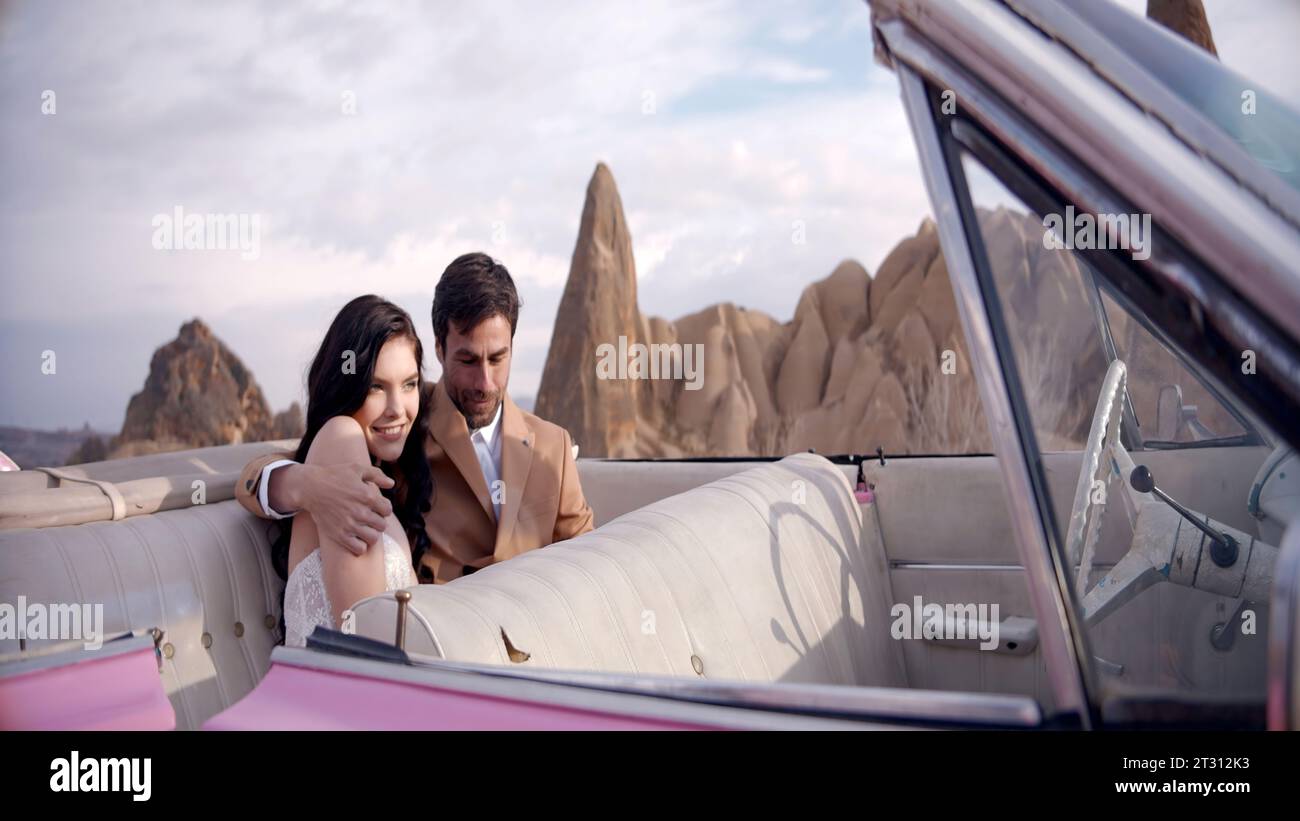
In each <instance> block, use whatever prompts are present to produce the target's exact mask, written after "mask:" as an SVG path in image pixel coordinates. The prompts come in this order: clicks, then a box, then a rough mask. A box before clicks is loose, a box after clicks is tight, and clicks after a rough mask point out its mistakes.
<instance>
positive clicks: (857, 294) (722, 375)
mask: <svg viewBox="0 0 1300 821" xmlns="http://www.w3.org/2000/svg"><path fill="white" fill-rule="evenodd" d="M979 219H980V224H981V226H982V228H983V232H984V238H985V246H986V250H987V252H988V254H989V258H990V260H991V262H992V266H993V268H994V271H995V276H996V278H997V279H998V285H999V292H1000V294H1001V296H1002V300H1003V306H1002V307H1003V310H1004V311H1005V312H1006V314H1007V315H1008V316H1009V317H1014V321H1013V322H1011V323H1010V325H1011V331H1012V335H1013V341H1014V343H1015V349H1016V351H1017V356H1018V361H1017V365H1018V367H1019V369H1020V373H1021V378H1022V380H1023V382H1024V385H1025V389H1026V393H1027V395H1028V402H1029V406H1030V412H1031V414H1032V415H1033V418H1034V421H1035V428H1036V429H1037V431H1038V436H1039V440H1040V441H1039V444H1040V446H1041V447H1043V448H1044V449H1047V450H1058V449H1077V448H1079V447H1081V446H1082V444H1083V442H1084V440H1085V439H1086V438H1087V434H1088V426H1089V424H1090V423H1091V415H1092V409H1093V404H1094V402H1095V398H1096V395H1097V392H1098V391H1099V390H1100V386H1101V379H1102V377H1103V375H1104V373H1105V370H1106V359H1105V357H1104V355H1103V353H1102V351H1101V347H1100V343H1099V341H1098V337H1097V334H1096V329H1095V324H1094V323H1095V320H1094V314H1093V312H1092V307H1091V305H1092V302H1091V300H1092V297H1091V296H1090V295H1089V294H1088V292H1087V291H1085V290H1084V285H1083V282H1084V280H1083V279H1082V278H1081V277H1080V276H1079V272H1078V270H1077V266H1078V264H1079V263H1078V261H1077V258H1076V257H1075V256H1074V255H1073V254H1071V253H1069V252H1065V251H1053V250H1048V249H1046V248H1045V247H1044V243H1043V231H1044V229H1043V225H1042V222H1041V221H1040V220H1039V219H1038V218H1036V217H1034V216H1033V215H1029V214H1021V213H1017V212H1014V211H1010V210H1008V209H1006V208H998V209H996V210H986V209H981V210H980V211H979ZM631 247H632V239H631V237H630V235H629V234H628V231H627V226H626V222H625V220H624V218H623V213H622V204H621V202H620V199H619V196H618V190H617V188H616V187H615V185H614V180H613V176H612V175H611V174H610V171H609V169H608V168H606V167H605V166H604V165H603V164H602V165H600V166H598V167H597V168H596V172H595V174H594V176H593V177H592V180H591V183H590V185H589V186H588V188H587V200H586V205H585V207H584V210H583V218H582V227H581V229H580V231H579V235H578V242H577V246H576V247H575V249H574V254H573V266H572V268H571V270H570V275H569V281H568V284H567V286H566V287H565V291H564V297H563V299H562V301H561V303H560V309H559V312H558V314H557V317H556V322H555V329H554V333H553V335H552V341H551V349H550V353H549V354H548V357H547V362H546V369H545V371H544V373H543V376H542V383H541V387H540V390H539V393H538V397H537V412H538V413H539V414H540V415H541V416H543V417H544V418H547V419H550V420H552V421H554V422H556V423H557V424H560V425H562V426H564V427H565V428H567V429H568V430H569V432H570V433H571V434H572V435H573V437H574V439H575V441H576V442H578V443H579V444H580V445H581V447H582V453H583V454H584V455H588V456H611V457H637V456H641V457H654V456H660V457H664V456H667V457H675V456H676V457H680V456H719V455H727V456H755V455H758V456H775V455H784V454H786V453H792V452H796V451H801V450H807V449H809V448H812V449H815V450H816V451H817V452H819V453H826V454H836V453H840V454H842V453H872V452H874V451H875V449H876V448H877V447H882V448H884V450H885V451H886V453H896V454H901V453H914V454H920V453H988V452H991V450H992V443H991V440H990V438H989V434H988V427H987V422H986V421H985V419H984V416H983V412H982V410H981V406H980V398H979V393H978V389H977V386H976V383H975V379H974V375H973V373H972V371H971V368H970V363H969V358H968V356H967V353H966V350H965V347H966V345H965V338H964V335H963V330H962V327H961V323H960V321H959V318H958V315H957V307H956V303H955V301H954V298H953V293H952V286H951V284H950V282H949V280H948V271H947V268H946V266H945V265H944V259H943V254H942V253H941V251H940V246H939V238H938V234H937V232H936V230H935V226H934V224H933V222H931V221H930V220H929V219H926V220H924V221H923V222H922V223H921V225H920V227H919V228H918V229H917V232H916V234H915V235H913V236H911V237H908V238H906V239H904V240H903V241H902V242H900V243H899V244H898V245H897V246H896V247H895V248H894V249H893V250H892V251H891V252H890V253H889V254H888V255H887V256H886V258H885V260H884V261H883V262H882V263H881V265H880V268H879V270H878V271H877V272H876V274H875V276H874V277H872V276H870V275H869V274H868V273H867V271H866V270H865V269H864V268H863V267H862V266H861V265H859V264H858V263H856V262H854V261H852V260H845V261H843V262H841V263H840V264H839V265H837V266H836V267H835V269H834V270H833V271H832V272H831V273H830V275H829V276H827V277H826V278H825V279H822V280H820V281H818V282H814V283H812V284H811V285H809V286H808V287H807V288H805V289H804V291H803V294H802V295H801V296H800V298H799V301H798V304H797V305H796V306H795V309H794V316H793V318H792V319H791V320H790V321H789V322H780V321H778V320H777V319H775V318H773V317H771V316H768V315H767V314H765V313H762V312H761V311H754V310H746V309H744V308H740V307H737V306H736V305H734V304H732V303H722V304H719V305H712V306H710V307H708V308H705V309H704V310H701V311H697V312H695V313H692V314H689V315H687V316H684V317H681V318H679V319H677V320H675V321H669V320H666V319H662V318H660V317H647V316H643V315H642V314H641V313H640V310H639V309H638V307H637V305H636V303H635V298H636V270H635V267H634V265H633V262H632V253H631ZM1045 282H1047V283H1051V287H1045V286H1044V283H1045ZM1115 327H1116V339H1117V341H1120V342H1122V345H1121V348H1122V350H1131V351H1132V357H1133V358H1132V359H1131V361H1130V362H1129V365H1130V370H1140V371H1142V372H1143V374H1144V377H1145V378H1146V379H1148V380H1156V382H1157V383H1164V382H1171V381H1179V377H1178V375H1176V374H1175V370H1174V367H1173V366H1172V365H1171V364H1170V363H1168V362H1165V363H1160V364H1153V362H1154V360H1152V356H1154V354H1150V353H1149V352H1146V351H1144V350H1140V349H1139V346H1138V343H1137V341H1136V337H1134V336H1133V332H1132V329H1131V328H1129V327H1128V325H1127V324H1126V323H1125V322H1124V321H1123V318H1122V317H1120V318H1119V320H1118V321H1117V322H1116V326H1115ZM619 336H624V337H625V338H626V340H627V343H628V345H631V344H632V343H633V342H634V341H635V342H641V343H643V344H644V345H646V346H647V347H652V348H653V347H654V346H668V345H677V346H684V345H699V346H701V348H702V351H703V361H704V363H705V367H704V371H703V372H704V378H703V380H702V384H701V385H700V387H699V390H690V389H689V388H688V383H687V380H685V379H602V378H600V376H599V374H598V369H597V368H596V366H595V363H596V361H597V351H598V349H599V348H600V346H602V345H617V344H618V337H619ZM1124 340H1127V341H1124ZM1166 356H1167V355H1166ZM1190 381H1191V380H1190V379H1188V378H1186V377H1185V376H1183V378H1182V379H1181V382H1182V383H1183V387H1184V390H1185V391H1189V392H1191V393H1193V394H1195V393H1197V388H1196V387H1194V386H1191V385H1189V383H1190ZM1157 390H1158V388H1157ZM1205 399H1207V400H1208V397H1205ZM1206 404H1209V403H1208V401H1207V403H1206ZM1146 418H1147V419H1150V418H1151V417H1150V415H1148V416H1147V417H1146Z"/></svg>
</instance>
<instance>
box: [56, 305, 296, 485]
mask: <svg viewBox="0 0 1300 821" xmlns="http://www.w3.org/2000/svg"><path fill="white" fill-rule="evenodd" d="M302 430H303V415H302V410H301V408H300V407H299V406H298V404H297V403H296V402H295V403H294V404H293V405H291V406H290V407H289V409H288V410H285V411H282V412H281V413H278V414H272V413H271V409H270V407H269V406H268V405H267V402H266V398H265V397H264V396H263V394H262V389H261V388H260V387H258V384H257V381H256V380H255V379H254V378H253V374H252V373H251V372H250V371H249V370H248V368H247V367H245V366H244V363H243V362H241V361H240V359H239V357H237V356H235V354H234V353H233V352H231V350H230V349H229V348H227V347H226V346H225V344H224V343H222V341H221V340H219V339H217V337H216V336H214V335H213V333H212V331H211V329H209V328H208V326H207V325H205V324H204V323H203V321H202V320H200V319H193V320H191V321H189V322H186V323H185V324H184V325H182V326H181V329H180V333H179V334H178V335H177V337H176V339H174V340H172V341H171V342H168V343H167V344H166V345H163V346H162V347H161V348H159V349H158V350H156V351H154V354H153V358H152V360H151V361H150V363H149V376H148V377H147V378H146V379H145V383H144V388H143V390H141V391H140V392H139V393H137V394H135V395H134V396H132V397H131V401H130V403H129V404H128V405H127V409H126V421H125V422H124V423H123V425H122V431H121V433H119V434H118V435H117V436H116V437H114V438H113V440H112V441H111V442H110V443H108V444H105V443H103V442H102V441H100V440H98V439H97V438H96V439H90V440H87V441H86V442H85V443H84V444H83V445H82V447H81V448H80V449H79V450H78V451H77V452H76V453H74V454H73V456H72V459H71V460H70V461H69V464H75V463H77V462H87V461H96V460H98V459H103V458H110V459H115V458H120V457H123V456H139V455H142V454H146V453H157V452H161V451H168V450H180V449H184V448H197V447H208V446H212V445H227V444H237V443H240V442H259V441H264V440H267V439H284V438H292V437H295V436H299V435H301V433H302Z"/></svg>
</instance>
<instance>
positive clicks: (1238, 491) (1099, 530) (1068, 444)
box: [963, 155, 1277, 702]
mask: <svg viewBox="0 0 1300 821" xmlns="http://www.w3.org/2000/svg"><path fill="white" fill-rule="evenodd" d="M963 170H964V172H965V175H966V178H967V181H968V184H969V187H970V191H971V196H972V200H973V204H974V205H975V208H976V213H977V215H978V223H979V232H980V236H981V239H982V240H983V245H984V247H985V251H986V253H987V257H988V263H989V267H990V273H991V275H992V278H993V285H994V288H995V290H996V291H997V306H998V308H999V309H1000V311H1001V313H1002V315H1003V317H1004V320H1005V322H1006V326H1007V331H1008V336H1009V342H1010V345H1011V352H1012V354H1013V356H1014V359H1015V367H1016V370H1017V375H1018V376H1019V379H1020V381H1021V386H1022V392H1023V395H1024V396H1025V401H1026V404H1027V406H1028V413H1029V417H1030V419H1031V420H1032V424H1033V433H1034V437H1035V439H1036V440H1037V447H1038V451H1039V452H1038V457H1039V459H1040V460H1041V462H1042V464H1043V466H1044V470H1045V473H1046V478H1047V484H1048V492H1049V495H1050V497H1051V498H1050V502H1051V509H1052V511H1053V514H1054V518H1055V523H1056V525H1055V527H1056V530H1057V532H1056V533H1055V537H1056V541H1057V543H1058V544H1059V545H1060V549H1061V550H1062V551H1063V553H1064V557H1065V562H1064V564H1065V565H1066V567H1067V568H1068V576H1069V579H1070V582H1071V584H1072V585H1073V587H1074V590H1073V593H1074V597H1075V599H1076V601H1077V602H1078V603H1079V609H1080V614H1081V616H1082V621H1083V623H1084V624H1085V630H1086V632H1087V638H1088V645H1089V646H1090V648H1091V652H1092V654H1093V658H1091V659H1089V663H1090V664H1091V665H1092V668H1093V672H1094V680H1095V681H1097V682H1098V683H1099V684H1100V688H1101V696H1102V698H1103V699H1106V698H1107V697H1109V696H1113V695H1115V694H1117V693H1132V692H1147V691H1152V690H1155V691H1183V692H1186V691H1191V692H1194V693H1196V694H1197V695H1198V696H1200V697H1211V698H1218V697H1222V698H1228V699H1236V700H1240V699H1245V700H1246V701H1250V702H1254V701H1257V700H1258V701H1262V699H1263V695H1264V673H1265V645H1266V642H1265V633H1266V631H1267V624H1268V618H1267V613H1266V610H1267V588H1266V587H1265V586H1262V585H1260V584H1258V583H1256V582H1254V581H1252V576H1251V574H1254V573H1260V574H1270V575H1271V565H1272V562H1273V561H1274V560H1275V558H1276V543H1277V539H1276V536H1275V534H1274V532H1273V531H1272V530H1271V529H1270V528H1269V527H1268V526H1267V525H1266V524H1265V523H1262V522H1261V521H1260V519H1259V518H1257V517H1255V516H1253V515H1251V512H1250V511H1249V510H1248V499H1249V497H1250V495H1251V489H1252V485H1253V483H1254V479H1255V476H1256V473H1257V472H1258V471H1259V470H1260V468H1261V467H1262V465H1263V464H1264V462H1265V460H1267V459H1268V458H1269V456H1270V452H1269V449H1268V448H1267V447H1263V446H1260V445H1258V444H1251V442H1255V441H1258V440H1257V439H1254V438H1253V437H1247V436H1245V435H1244V434H1246V433H1247V432H1248V431H1247V430H1246V429H1245V428H1244V427H1243V426H1242V424H1241V421H1240V419H1239V417H1238V415H1237V414H1235V413H1234V412H1233V411H1232V410H1231V409H1230V408H1229V407H1228V406H1227V405H1225V404H1224V403H1222V402H1219V401H1218V400H1217V399H1216V398H1215V395H1214V394H1213V393H1212V392H1211V391H1210V389H1209V388H1207V382H1208V380H1207V379H1205V378H1199V377H1204V374H1201V373H1199V372H1197V371H1195V370H1193V369H1192V368H1189V367H1188V366H1187V365H1186V364H1184V360H1182V359H1181V358H1180V357H1179V356H1177V355H1176V352H1175V351H1173V350H1172V349H1170V348H1168V347H1166V346H1165V345H1164V344H1162V343H1161V342H1159V341H1157V340H1156V339H1155V338H1154V337H1153V336H1152V335H1151V334H1150V333H1149V332H1148V331H1147V329H1146V327H1145V326H1146V325H1147V324H1148V323H1147V322H1146V317H1144V316H1142V315H1140V314H1137V313H1134V312H1132V311H1130V310H1129V309H1127V308H1125V307H1123V306H1121V305H1120V303H1119V302H1117V301H1115V300H1114V299H1112V298H1111V297H1110V296H1109V295H1106V294H1104V293H1100V292H1098V290H1097V285H1096V283H1097V282H1098V281H1100V280H1101V277H1100V276H1098V275H1097V274H1096V273H1095V272H1094V270H1093V268H1092V267H1090V266H1089V264H1088V263H1087V262H1086V261H1085V260H1084V258H1083V256H1082V255H1080V254H1079V253H1077V252H1076V251H1074V250H1071V249H1070V248H1067V247H1063V245H1064V243H1062V242H1061V239H1062V237H1061V236H1060V235H1059V233H1057V232H1056V231H1055V230H1054V228H1053V227H1052V226H1053V225H1054V224H1055V222H1054V220H1053V218H1052V217H1053V215H1051V214H1037V213H1034V212H1033V211H1032V210H1031V209H1030V208H1029V207H1027V206H1026V205H1025V204H1024V203H1023V202H1022V201H1021V200H1019V199H1018V198H1017V197H1016V196H1015V195H1014V194H1012V193H1011V192H1010V191H1009V190H1007V189H1006V188H1005V187H1004V186H1003V185H1002V184H1001V183H1000V182H999V181H998V180H997V179H996V178H995V177H994V176H993V175H992V174H991V173H989V172H988V171H987V170H986V169H985V168H984V166H983V165H981V164H980V162H979V161H977V160H975V159H974V158H973V157H971V156H969V155H968V156H965V157H964V158H963ZM1066 224H1068V222H1067V223H1066ZM1115 253H1122V252H1120V251H1116V252H1115ZM1098 299H1100V300H1101V304H1102V305H1103V306H1104V317H1105V320H1106V321H1105V322H1103V321H1101V319H1102V316H1103V312H1099V311H1097V310H1096V305H1097V300H1098ZM1108 332H1109V336H1110V339H1109V340H1108V339H1107V333H1108ZM1112 344H1113V350H1114V354H1113V355H1112V354H1110V353H1109V352H1108V347H1109V346H1110V345H1112ZM1186 361H1188V362H1190V361H1191V360H1186ZM1243 366H1245V363H1243ZM1128 425H1132V426H1134V427H1135V429H1136V430H1135V432H1134V433H1135V435H1129V434H1126V433H1125V427H1126V426H1128ZM1171 445H1175V446H1177V447H1172V448H1171V447H1170V446H1171ZM1207 445H1215V446H1214V447H1209V446H1207ZM1153 488H1154V489H1153ZM1155 489H1158V490H1159V491H1160V493H1163V494H1165V497H1167V499H1168V500H1172V503H1171V502H1170V501H1168V500H1167V499H1166V498H1165V497H1162V496H1161V495H1160V493H1157V492H1156V490H1155ZM1173 503H1177V504H1179V505H1181V506H1182V507H1183V508H1185V509H1186V513H1187V515H1183V514H1181V513H1179V512H1178V510H1176V509H1175V507H1174V504H1173ZM1214 534H1217V535H1218V536H1219V537H1222V539H1223V542H1222V544H1220V543H1219V542H1218V541H1217V540H1216V537H1215V535H1214ZM1266 536H1267V537H1268V538H1265V537H1266ZM1270 540H1271V541H1270ZM1230 544H1231V551H1230V550H1229V546H1230Z"/></svg>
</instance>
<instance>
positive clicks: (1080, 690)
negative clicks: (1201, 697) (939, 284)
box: [878, 23, 1091, 728]
mask: <svg viewBox="0 0 1300 821" xmlns="http://www.w3.org/2000/svg"><path fill="white" fill-rule="evenodd" d="M902 25H903V24H902V23H885V24H882V25H880V26H879V27H878V28H879V29H880V30H881V32H882V34H884V36H885V39H886V40H887V41H888V42H889V43H890V45H891V47H892V45H893V41H894V40H895V39H897V38H898V37H899V36H902V35H904V32H903V31H902ZM896 70H897V72H898V77H899V84H900V86H901V87H902V96H903V106H904V108H905V109H906V111H907V116H908V120H909V122H910V124H911V127H912V133H913V135H914V136H915V138H916V147H917V153H918V155H919V157H920V160H921V171H922V174H923V176H924V178H925V183H926V189H927V190H928V192H929V195H930V203H931V205H932V206H933V209H934V215H935V224H936V226H937V227H938V232H939V240H940V243H941V245H942V248H943V253H944V260H945V262H946V264H947V268H948V275H949V278H950V279H951V281H952V288H953V296H954V297H955V300H956V303H957V312H958V314H959V315H960V316H961V321H962V327H963V328H964V330H965V332H966V339H967V342H968V343H969V344H970V360H971V365H972V368H973V369H974V371H975V377H976V383H977V384H978V386H979V391H980V401H981V402H982V403H983V407H984V415H985V418H986V419H987V420H988V423H989V433H990V435H991V437H992V439H993V442H994V446H995V447H994V449H995V451H996V452H997V454H998V469H999V470H1000V471H1001V473H1002V482H1003V486H1004V487H1005V489H1006V498H1007V508H1008V515H1009V517H1010V521H1011V527H1012V531H1013V532H1014V533H1015V536H1016V546H1017V548H1018V549H1019V552H1020V560H1021V564H1022V565H1023V566H1024V568H1025V569H1026V572H1028V573H1029V576H1030V578H1029V594H1030V599H1031V600H1032V602H1033V606H1034V611H1035V614H1036V616H1037V620H1038V624H1039V626H1040V630H1041V636H1040V638H1041V646H1042V651H1043V657H1044V659H1045V660H1046V663H1047V674H1048V679H1049V682H1050V684H1051V687H1052V696H1053V699H1054V701H1055V703H1056V705H1057V707H1058V708H1059V709H1061V710H1064V711H1073V712H1075V713H1077V714H1078V716H1079V719H1080V721H1081V722H1082V724H1083V726H1084V727H1085V728H1086V727H1088V726H1090V724H1091V717H1090V714H1089V704H1088V699H1087V695H1086V688H1085V686H1084V679H1083V673H1082V670H1081V666H1080V661H1079V656H1078V654H1077V653H1076V649H1075V641H1074V637H1073V635H1072V633H1071V630H1070V619H1069V607H1070V605H1069V603H1068V602H1067V601H1066V600H1065V598H1064V596H1065V593H1064V588H1063V587H1062V584H1061V580H1060V579H1059V578H1058V574H1057V572H1056V567H1055V563H1054V561H1053V558H1052V555H1051V548H1050V546H1049V545H1050V542H1049V540H1048V539H1047V529H1046V528H1047V526H1046V524H1045V523H1044V522H1043V520H1042V517H1041V515H1040V512H1039V509H1038V507H1037V505H1036V503H1035V499H1036V497H1035V493H1034V488H1033V482H1032V480H1031V479H1030V475H1029V473H1030V471H1031V470H1032V466H1031V465H1030V463H1029V454H1027V453H1025V451H1024V449H1023V448H1022V447H1021V442H1020V438H1019V435H1018V433H1017V430H1016V422H1015V418H1014V415H1013V412H1012V407H1011V405H1012V400H1011V395H1010V393H1009V388H1008V386H1007V383H1006V380H1005V378H1004V375H1003V373H1002V370H1001V367H1000V360H999V357H998V352H997V348H996V347H995V345H994V342H993V331H992V327H991V324H990V320H989V314H988V311H989V308H988V305H986V303H985V299H984V295H983V294H982V293H981V291H980V286H979V281H978V279H977V277H976V272H975V262H974V260H973V259H972V256H971V250H970V248H969V247H968V245H967V239H966V235H965V233H964V229H963V225H962V219H961V216H960V214H959V213H958V210H957V193H956V189H955V187H954V184H953V181H952V178H951V177H950V175H949V171H948V166H947V162H946V159H945V156H944V152H943V147H942V145H941V143H940V137H939V134H938V131H937V129H936V127H935V124H934V122H933V120H932V119H931V112H930V106H929V102H928V100H927V97H926V91H925V86H924V84H923V83H922V81H921V79H920V77H918V76H917V75H916V74H915V73H914V72H913V71H912V69H911V68H910V67H908V66H907V65H905V64H903V63H902V62H899V63H898V64H897V65H896Z"/></svg>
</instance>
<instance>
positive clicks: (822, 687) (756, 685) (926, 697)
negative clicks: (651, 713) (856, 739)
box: [417, 659, 1042, 727]
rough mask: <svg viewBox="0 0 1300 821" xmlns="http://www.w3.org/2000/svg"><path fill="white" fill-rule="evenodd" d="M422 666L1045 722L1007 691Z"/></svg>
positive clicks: (708, 696) (938, 718)
mask: <svg viewBox="0 0 1300 821" xmlns="http://www.w3.org/2000/svg"><path fill="white" fill-rule="evenodd" d="M417 663H418V664H419V665H420V666H428V667H431V668H438V667H446V666H454V667H455V668H456V669H461V670H464V671H465V672H477V673H483V674H487V675H493V676H500V677H503V678H519V679H528V680H533V681H547V682H552V683H556V684H567V685H571V686H576V687H594V688H598V689H601V690H610V691H615V692H620V693H634V694H639V695H650V696H656V697H661V698H673V699H679V700H684V701H691V702H695V703H703V704H719V703H720V702H725V703H726V705H727V706H734V707H744V708H749V709H760V710H763V709H779V710H817V711H821V712H828V713H837V714H840V715H841V716H842V717H851V716H852V715H853V714H859V715H861V716H863V718H866V719H872V718H879V719H894V720H900V721H901V720H907V721H922V722H933V723H954V722H955V723H961V724H990V725H997V726H1011V727H1035V726H1038V725H1039V724H1041V723H1042V712H1041V711H1040V710H1039V707H1038V703H1037V702H1036V701H1034V699H1032V698H1030V697H1029V696H1017V695H1007V694H1002V693H972V692H967V691H949V690H912V689H904V688H900V687H841V686H834V685H829V684H805V683H795V682H791V683H788V684H782V683H776V682H749V681H727V680H710V679H691V678H685V677H682V676H665V675H646V674H635V675H634V674H621V673H602V672H595V671H588V670H550V669H534V670H526V669H519V668H505V667H498V666H495V665H483V664H472V665H471V664H456V663H454V662H448V661H446V660H444V659H419V660H418V662H417Z"/></svg>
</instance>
